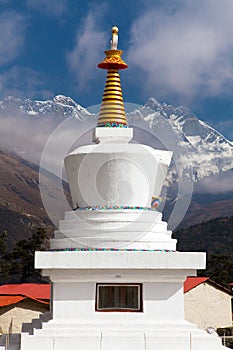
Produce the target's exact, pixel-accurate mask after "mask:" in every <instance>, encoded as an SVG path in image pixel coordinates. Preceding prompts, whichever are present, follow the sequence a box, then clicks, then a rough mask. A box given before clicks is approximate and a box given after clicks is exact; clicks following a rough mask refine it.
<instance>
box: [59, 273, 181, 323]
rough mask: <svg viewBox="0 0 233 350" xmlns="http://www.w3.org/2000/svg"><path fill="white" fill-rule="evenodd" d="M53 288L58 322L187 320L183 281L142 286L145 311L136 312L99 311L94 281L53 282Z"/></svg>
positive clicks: (144, 284)
mask: <svg viewBox="0 0 233 350" xmlns="http://www.w3.org/2000/svg"><path fill="white" fill-rule="evenodd" d="M139 280H140V278H139ZM102 282H105V281H104V280H103V281H100V283H102ZM118 282H119V281H118ZM115 283H116V281H115ZM53 288H54V294H53V317H54V319H56V320H59V319H66V320H67V321H68V320H69V319H70V320H72V319H76V321H77V322H80V323H82V322H87V323H98V322H101V321H104V322H109V321H113V320H114V322H116V321H119V322H121V321H123V320H124V321H126V320H130V322H131V323H132V322H139V321H140V322H145V323H146V322H164V321H168V320H169V321H171V322H173V321H181V320H183V319H184V313H183V284H182V282H179V283H178V282H170V283H168V282H167V283H166V282H165V283H164V282H154V283H148V282H147V283H143V292H142V294H143V312H137V313H134V312H131V313H130V312H96V311H95V294H96V283H93V282H92V283H91V282H89V283H87V282H83V283H79V282H78V283H77V282H73V283H72V282H67V283H64V282H63V283H54V285H53Z"/></svg>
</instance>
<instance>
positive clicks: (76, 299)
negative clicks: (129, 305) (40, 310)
mask: <svg viewBox="0 0 233 350" xmlns="http://www.w3.org/2000/svg"><path fill="white" fill-rule="evenodd" d="M35 263H36V268H40V269H42V270H43V275H45V276H50V279H51V281H52V283H53V300H52V304H53V319H52V320H51V321H49V322H48V323H44V324H43V325H42V329H34V333H33V335H29V334H26V333H23V334H22V338H21V350H32V349H33V350H41V349H43V350H65V349H69V350H77V349H82V350H100V349H101V350H109V349H111V350H119V349H120V350H156V349H161V350H171V349H172V350H206V349H211V350H220V349H223V347H222V345H221V341H220V339H219V338H218V337H215V336H213V335H210V334H207V333H206V332H205V331H202V330H199V329H198V328H197V327H196V326H194V325H192V324H190V323H188V322H186V321H185V320H184V303H183V282H184V280H185V279H186V276H187V275H195V272H196V269H201V268H203V267H204V266H205V254H204V253H181V252H165V251H162V252H161V251H124V250H119V251H98V250H93V251H53V252H52V251H50V252H49V251H47V252H37V253H36V257H35ZM98 283H101V284H102V283H105V284H106V283H107V284H112V283H114V284H119V283H121V284H130V283H133V284H141V285H142V296H143V298H142V303H143V304H142V311H140V312H119V311H117V312H116V311H115V312H112V311H108V312H103V311H97V310H96V300H97V299H96V298H97V295H96V291H97V284H98Z"/></svg>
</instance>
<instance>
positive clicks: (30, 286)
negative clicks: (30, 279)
mask: <svg viewBox="0 0 233 350" xmlns="http://www.w3.org/2000/svg"><path fill="white" fill-rule="evenodd" d="M6 294H8V295H21V296H25V297H28V298H31V299H45V300H49V299H50V284H36V283H23V284H4V285H2V286H0V296H1V295H6Z"/></svg>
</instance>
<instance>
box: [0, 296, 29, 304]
mask: <svg viewBox="0 0 233 350" xmlns="http://www.w3.org/2000/svg"><path fill="white" fill-rule="evenodd" d="M24 299H26V297H23V296H22V295H4V296H3V295H1V296H0V307H2V306H8V305H12V304H17V303H18V302H19V301H22V300H24Z"/></svg>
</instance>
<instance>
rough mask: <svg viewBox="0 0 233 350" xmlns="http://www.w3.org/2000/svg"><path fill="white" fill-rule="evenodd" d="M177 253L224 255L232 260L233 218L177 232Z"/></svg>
mask: <svg viewBox="0 0 233 350" xmlns="http://www.w3.org/2000/svg"><path fill="white" fill-rule="evenodd" d="M173 237H174V238H176V239H178V245H177V249H178V250H179V251H196V252H197V251H200V252H207V253H208V255H211V254H226V255H229V256H231V259H232V260H233V244H232V242H233V216H230V217H223V218H217V219H213V220H210V221H207V222H203V223H201V224H198V225H195V226H191V227H189V228H184V229H180V230H177V231H175V232H174V233H173Z"/></svg>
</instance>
